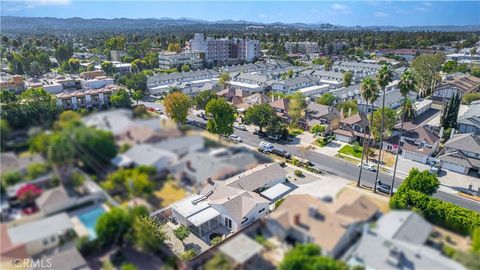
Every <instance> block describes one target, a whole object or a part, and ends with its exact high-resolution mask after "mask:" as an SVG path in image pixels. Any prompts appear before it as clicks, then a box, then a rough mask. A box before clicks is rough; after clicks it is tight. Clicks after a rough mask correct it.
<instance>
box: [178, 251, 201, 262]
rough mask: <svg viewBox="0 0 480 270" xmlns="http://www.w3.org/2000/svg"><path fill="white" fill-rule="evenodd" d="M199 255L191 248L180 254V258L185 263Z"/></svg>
mask: <svg viewBox="0 0 480 270" xmlns="http://www.w3.org/2000/svg"><path fill="white" fill-rule="evenodd" d="M197 255H198V254H197V252H196V251H195V250H194V249H193V248H191V249H188V250H186V251H184V252H183V253H182V254H180V258H181V259H182V260H184V261H190V260H191V259H193V258H195V257H197Z"/></svg>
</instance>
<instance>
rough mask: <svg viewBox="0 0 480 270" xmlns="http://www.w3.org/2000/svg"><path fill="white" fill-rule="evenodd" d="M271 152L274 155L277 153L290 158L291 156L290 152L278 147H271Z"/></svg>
mask: <svg viewBox="0 0 480 270" xmlns="http://www.w3.org/2000/svg"><path fill="white" fill-rule="evenodd" d="M271 152H272V154H274V155H277V156H280V157H283V158H286V159H290V158H291V157H292V155H290V153H289V152H288V151H287V150H283V149H279V148H273V149H272V151H271Z"/></svg>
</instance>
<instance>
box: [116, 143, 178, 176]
mask: <svg viewBox="0 0 480 270" xmlns="http://www.w3.org/2000/svg"><path fill="white" fill-rule="evenodd" d="M177 160H178V157H177V155H176V154H174V153H172V152H170V151H167V150H162V149H160V148H157V147H155V146H154V145H151V144H137V145H135V146H133V147H132V148H130V149H128V150H127V151H126V152H125V153H123V154H119V155H118V156H116V157H115V158H113V159H112V163H113V164H114V165H115V166H116V167H119V168H120V167H122V168H130V167H136V166H142V165H145V166H153V167H155V168H156V169H157V171H158V172H164V171H167V170H168V169H169V167H170V166H171V165H173V164H174V163H175V162H176V161H177Z"/></svg>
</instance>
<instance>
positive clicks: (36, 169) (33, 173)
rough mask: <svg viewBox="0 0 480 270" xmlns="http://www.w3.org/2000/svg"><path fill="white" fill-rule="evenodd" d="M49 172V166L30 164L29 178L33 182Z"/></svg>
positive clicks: (28, 169)
mask: <svg viewBox="0 0 480 270" xmlns="http://www.w3.org/2000/svg"><path fill="white" fill-rule="evenodd" d="M48 170H49V167H48V165H47V164H44V163H32V164H29V165H28V166H27V178H28V179H31V180H33V179H35V178H37V177H39V176H42V175H44V174H45V173H46V172H47V171H48Z"/></svg>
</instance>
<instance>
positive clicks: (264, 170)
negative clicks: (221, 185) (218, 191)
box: [225, 163, 286, 191]
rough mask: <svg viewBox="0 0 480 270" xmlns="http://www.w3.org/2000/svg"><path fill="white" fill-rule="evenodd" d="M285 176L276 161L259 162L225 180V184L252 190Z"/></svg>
mask: <svg viewBox="0 0 480 270" xmlns="http://www.w3.org/2000/svg"><path fill="white" fill-rule="evenodd" d="M285 177H286V172H285V170H284V169H283V168H282V167H281V166H280V165H279V164H278V163H269V164H261V165H258V166H257V167H255V168H252V169H250V170H248V171H245V172H243V173H241V174H238V175H235V176H233V177H231V178H229V179H227V180H225V185H227V186H229V187H235V188H241V189H245V190H248V191H254V190H256V189H258V188H260V187H262V186H264V185H265V184H268V183H270V182H271V181H272V180H275V179H278V178H285Z"/></svg>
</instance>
